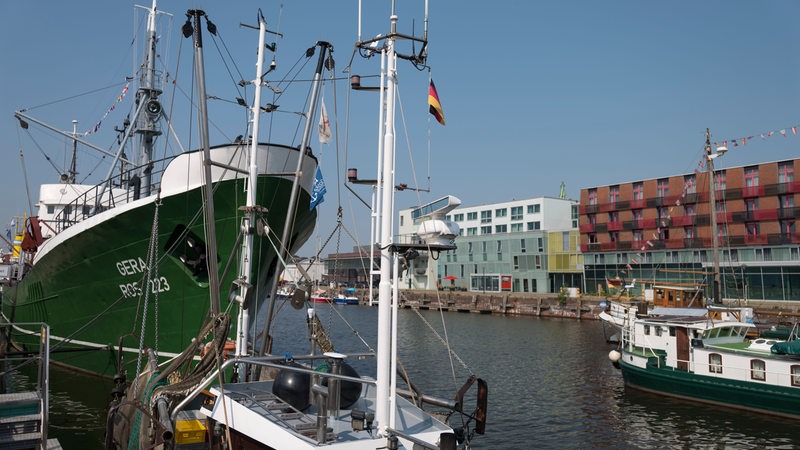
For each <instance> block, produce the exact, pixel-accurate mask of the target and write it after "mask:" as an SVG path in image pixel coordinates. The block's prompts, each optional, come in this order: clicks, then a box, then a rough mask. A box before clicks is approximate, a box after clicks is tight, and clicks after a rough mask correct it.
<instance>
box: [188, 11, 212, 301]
mask: <svg viewBox="0 0 800 450" xmlns="http://www.w3.org/2000/svg"><path fill="white" fill-rule="evenodd" d="M201 17H205V18H206V25H207V27H208V32H209V33H211V34H216V33H217V27H216V25H214V24H213V23H212V22H211V21H210V20H208V16H207V15H206V13H205V11H202V10H199V9H190V10H188V11H186V23H185V24H184V25H183V36H184V37H187V38H188V37H189V36H193V37H194V56H195V70H196V72H197V97H198V99H199V106H200V114H199V115H198V124H199V128H200V130H199V131H200V143H201V145H202V148H203V178H204V183H203V195H204V197H205V207H204V208H203V211H204V213H205V226H206V251H207V257H206V264H208V278H209V288H210V290H211V307H210V313H211V315H212V316H216V315H217V314H219V312H220V298H219V296H220V294H219V271H218V268H217V230H216V226H215V222H214V217H215V216H214V189H213V187H212V185H211V183H212V182H213V180H212V178H211V164H212V161H211V144H210V143H209V137H208V109H207V101H206V100H207V96H206V78H205V65H204V63H203V34H202V31H201V28H200V18H201ZM192 20H194V26H192Z"/></svg>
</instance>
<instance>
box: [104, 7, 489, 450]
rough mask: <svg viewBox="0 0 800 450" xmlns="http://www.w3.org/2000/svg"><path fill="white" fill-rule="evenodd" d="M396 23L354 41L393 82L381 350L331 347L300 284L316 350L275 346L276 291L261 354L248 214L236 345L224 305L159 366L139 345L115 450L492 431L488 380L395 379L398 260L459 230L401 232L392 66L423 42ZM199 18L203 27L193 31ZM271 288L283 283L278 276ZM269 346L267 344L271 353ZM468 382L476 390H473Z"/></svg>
mask: <svg viewBox="0 0 800 450" xmlns="http://www.w3.org/2000/svg"><path fill="white" fill-rule="evenodd" d="M390 21H391V31H390V32H389V33H388V34H385V35H380V36H378V37H376V38H374V39H369V40H366V41H359V42H358V43H357V44H356V50H357V51H358V52H360V53H361V54H362V55H366V56H377V55H380V59H381V60H382V61H383V62H384V63H385V64H384V65H382V72H381V80H382V81H381V85H382V86H385V89H380V90H378V91H379V92H380V95H381V96H382V98H381V102H379V104H380V105H381V107H382V108H383V109H382V111H381V117H382V118H383V123H382V124H381V137H382V138H383V141H382V142H383V144H382V145H381V146H380V149H379V152H380V158H379V160H381V161H383V164H382V165H380V166H379V167H378V175H379V176H378V177H377V178H376V179H378V180H381V181H380V184H379V186H378V192H380V196H381V203H380V208H378V210H377V211H375V212H372V211H371V212H370V216H371V217H373V218H375V219H376V220H377V221H378V222H379V227H378V229H380V231H381V232H380V241H379V245H380V248H381V258H380V287H379V298H380V301H379V310H378V327H377V328H378V332H377V334H378V336H377V349H376V350H371V347H370V351H368V352H363V353H356V352H350V353H343V352H341V350H340V349H338V348H336V347H334V346H333V344H332V343H331V342H330V339H329V338H328V336H327V333H326V330H325V329H324V327H323V326H322V324H321V322H320V320H319V319H318V318H317V316H316V313H315V310H314V308H313V307H312V306H313V302H311V301H310V299H311V297H310V296H308V295H307V293H306V291H304V289H302V288H297V289H295V290H294V291H293V292H292V294H291V298H290V299H289V300H288V301H289V303H290V304H291V306H293V307H294V308H295V309H296V311H295V310H291V309H288V308H287V309H288V310H289V312H292V313H295V314H304V315H306V316H307V319H308V337H309V340H310V341H311V343H312V346H311V347H312V348H311V351H310V353H309V354H307V355H279V356H276V355H273V354H272V342H273V341H272V335H271V333H270V324H271V320H272V317H273V315H272V307H273V306H274V305H275V302H276V301H277V298H276V297H275V296H272V298H274V299H275V300H273V301H272V302H271V303H270V309H269V314H268V315H267V318H266V320H265V327H264V330H263V332H262V333H260V340H261V342H260V343H261V344H262V351H255V350H254V348H257V346H256V345H255V344H256V341H257V339H256V335H257V333H256V332H255V330H254V329H253V326H252V324H251V323H250V316H249V308H248V307H247V305H248V303H247V301H246V299H247V298H248V297H249V296H250V295H251V290H252V287H253V283H252V282H251V280H254V279H257V278H258V277H259V276H261V275H262V274H261V273H258V272H257V271H255V270H254V268H252V267H251V266H250V265H249V261H250V259H249V257H248V256H249V255H252V254H253V251H254V250H255V247H254V241H256V240H258V236H257V235H256V232H255V230H252V229H250V228H248V227H247V226H245V225H246V223H247V222H243V226H242V227H241V228H242V229H244V230H246V231H248V233H247V236H246V238H245V239H243V240H242V248H241V258H240V259H239V262H240V264H239V265H238V272H237V276H236V278H235V280H234V282H233V283H232V285H231V289H230V298H232V299H233V300H232V301H234V302H235V306H236V308H235V309H236V310H237V311H236V312H238V315H237V318H236V320H235V324H236V325H235V329H236V332H235V334H234V335H235V337H236V342H235V354H234V355H233V356H232V357H229V358H228V359H227V360H224V359H223V357H222V355H223V354H224V352H225V349H226V348H227V347H228V346H229V343H228V341H227V337H228V335H229V330H230V329H231V328H232V323H234V320H232V318H231V317H232V314H231V312H228V311H224V310H218V312H213V313H212V317H213V320H210V321H208V322H207V323H206V324H205V325H204V326H203V327H202V328H201V329H200V330H199V331H198V332H197V338H196V340H194V341H191V342H187V348H186V350H185V351H184V352H183V353H182V354H181V355H179V356H178V357H177V358H175V359H174V360H172V361H170V362H169V363H168V364H162V365H159V364H158V358H157V355H155V351H153V350H148V349H145V348H141V349H140V351H141V352H142V353H145V352H146V353H147V355H148V357H147V360H148V363H149V364H148V368H147V369H146V370H143V371H141V372H139V371H137V375H136V376H135V377H134V378H133V381H132V382H131V384H130V386H128V387H127V389H125V386H124V380H119V383H120V387H119V389H116V390H115V393H117V394H118V398H117V400H116V402H115V404H114V405H113V406H112V408H111V409H110V411H109V417H108V432H107V439H108V440H107V448H119V447H122V446H128V447H130V446H134V447H137V446H138V447H139V448H151V447H155V446H160V445H163V446H164V447H169V446H174V447H175V448H190V447H188V446H191V445H196V446H197V448H213V449H225V448H248V449H309V450H310V449H319V448H331V449H339V448H341V449H376V448H389V449H398V448H404V449H412V448H413V449H448V450H450V449H456V448H458V447H459V446H465V447H468V446H469V445H470V442H471V440H472V438H473V437H474V435H475V434H483V433H484V431H485V425H486V413H487V396H488V387H487V385H486V383H485V382H484V381H483V380H481V379H479V378H477V377H475V376H474V375H473V376H471V377H469V378H468V379H467V381H466V383H465V384H464V385H463V387H461V388H460V389H459V390H458V392H457V393H456V395H455V397H454V398H453V399H452V400H450V399H441V398H436V397H432V396H428V395H424V394H422V393H421V392H420V391H419V390H418V389H417V387H416V386H415V385H414V384H413V383H411V382H410V381H409V380H408V379H407V378H405V377H404V380H405V384H406V385H407V386H408V387H409V390H408V391H404V390H402V389H399V388H398V386H397V384H398V379H397V375H398V373H399V372H398V364H397V356H398V355H397V350H398V342H397V313H398V302H397V298H396V292H397V283H398V278H399V277H398V270H399V268H400V266H401V264H400V257H401V256H402V255H407V254H410V251H411V250H415V251H421V250H423V249H424V250H427V251H437V252H438V251H443V250H447V249H452V248H454V245H453V239H454V238H455V234H453V233H452V232H448V231H449V230H448V229H446V230H442V231H440V232H437V233H431V234H430V236H429V237H428V240H427V241H426V242H425V243H418V244H413V245H408V244H400V243H398V242H396V241H395V239H396V237H395V236H394V229H393V224H394V220H393V217H394V216H395V214H396V211H395V207H394V191H395V184H394V175H395V173H394V169H395V168H394V137H393V134H392V133H393V131H394V113H395V106H394V100H395V95H396V89H397V87H396V85H395V84H396V82H397V81H398V78H397V77H396V64H397V60H398V58H409V59H412V61H414V62H415V63H417V64H424V61H425V56H426V52H425V48H426V45H427V40H426V38H422V39H420V38H415V37H411V36H407V35H403V34H400V33H398V32H397V30H396V24H397V16H396V15H395V13H394V8H393V10H392V15H391V19H390ZM425 23H426V24H427V11H426V20H425ZM198 26H199V24H196V25H195V27H194V31H195V32H197V29H198ZM426 28H427V25H426ZM258 29H259V47H258V48H259V50H258V57H259V59H258V63H257V65H256V74H257V77H261V76H262V75H261V74H262V73H263V70H262V67H263V52H264V48H265V46H264V36H265V34H266V20H265V19H264V18H263V16H261V15H259V27H258ZM426 31H427V30H426ZM426 35H427V32H426ZM397 41H411V42H414V43H416V44H418V45H420V48H419V53H417V52H414V51H413V48H414V47H413V46H412V52H411V55H412V56H401V55H400V54H398V52H397V50H396V49H395V44H396V42H397ZM316 51H318V52H319V57H318V58H319V59H318V61H317V70H316V72H315V74H314V78H313V79H314V84H313V87H312V90H311V93H310V96H309V108H308V113H307V115H306V117H305V120H306V123H305V128H304V132H303V135H304V138H303V142H304V143H303V144H302V146H305V143H306V142H307V138H308V135H309V130H310V124H311V123H312V122H313V119H314V112H315V108H314V105H316V104H317V102H318V101H319V100H318V92H319V81H320V80H321V78H322V75H323V73H322V72H323V68H326V67H327V68H328V70H332V68H333V62H332V59H330V58H331V51H332V48H331V45H330V44H329V43H327V42H317V44H316V45H315V46H314V47H312V49H310V50H309V51H307V52H306V54H307V55H311V54H313V53H314V52H316ZM258 80H259V78H256V79H255V80H254V84H255V85H256V95H255V100H254V102H253V106H252V107H251V115H252V116H253V117H258V115H259V114H261V109H262V108H261V107H260V101H259V99H260V94H259V93H260V85H261V83H260V82H258ZM257 136H258V127H257V126H254V129H253V142H257V139H256V138H257ZM255 150H256V145H253V147H252V150H251V151H255ZM251 157H252V154H251ZM250 167H255V165H250ZM250 179H251V180H252V181H253V182H252V183H248V185H247V186H248V195H247V202H246V204H245V205H244V209H245V210H246V211H249V212H251V213H252V212H255V211H258V210H259V206H258V204H257V203H255V202H256V201H257V200H258V198H257V197H255V196H252V195H251V194H250V192H252V190H253V189H257V188H256V186H257V183H258V182H259V180H258V178H257V177H254V176H251V177H250ZM289 210H291V208H289ZM242 220H243V221H246V220H248V218H247V217H244V218H243V219H242ZM455 229H456V230H457V227H455ZM450 230H451V229H450ZM284 234H285V235H286V234H288V235H291V233H284ZM280 248H285V247H283V246H281V247H280ZM286 256H287V255H286V252H285V251H282V252H280V253H279V259H281V262H282V263H283V262H284V258H285V257H286ZM282 269H283V268H279V267H273V268H272V269H271V270H272V272H271V273H270V276H272V275H274V274H276V273H280V272H281V271H282ZM273 279H274V280H275V278H274V277H273ZM310 281H311V280H303V281H301V282H298V286H303V285H304V284H306V283H305V282H307V285H308V286H310V284H311V283H310ZM273 289H274V290H277V280H276V282H275V285H274V286H273ZM273 292H274V291H273ZM393 294H394V295H393ZM329 308H331V310H333V308H332V307H329ZM251 331H252V332H251ZM297 331H299V330H297ZM276 338H277V337H276ZM198 343H206V345H205V346H204V347H203V348H204V349H205V351H204V352H203V355H202V358H201V359H200V360H199V361H195V358H196V354H197V347H198ZM265 344H266V351H263V346H264V345H265ZM362 358H374V359H375V362H376V371H375V373H376V376H375V377H374V378H372V377H366V376H359V374H358V373H357V372H356V371H355V370H354V369H353V367H352V366H350V365H349V364H348V362H347V361H348V360H350V361H352V360H354V359H362ZM401 376H402V375H401ZM472 386H476V387H477V389H475V390H472V391H470V387H472ZM474 391H477V392H474ZM473 398H474V399H475V402H476V407H475V409H474V410H468V409H466V408H465V402H466V400H469V399H473ZM423 403H425V404H428V405H434V406H435V407H437V408H440V410H441V411H446V412H445V415H435V414H433V413H431V412H429V411H426V410H424V409H423V408H422V404H423ZM182 446H183V447H182ZM191 448H195V447H191Z"/></svg>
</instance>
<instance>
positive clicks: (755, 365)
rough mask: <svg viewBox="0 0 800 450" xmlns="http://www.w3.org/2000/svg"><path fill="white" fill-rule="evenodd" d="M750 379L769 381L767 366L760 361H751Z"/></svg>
mask: <svg viewBox="0 0 800 450" xmlns="http://www.w3.org/2000/svg"><path fill="white" fill-rule="evenodd" d="M750 378H752V379H754V380H756V381H766V380H767V365H766V363H765V362H764V361H762V360H760V359H751V360H750Z"/></svg>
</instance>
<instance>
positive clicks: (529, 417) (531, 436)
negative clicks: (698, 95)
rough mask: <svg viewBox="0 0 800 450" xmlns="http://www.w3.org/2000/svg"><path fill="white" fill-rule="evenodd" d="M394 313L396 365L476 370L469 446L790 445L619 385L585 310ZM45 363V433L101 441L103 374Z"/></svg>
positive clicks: (427, 370) (357, 318)
mask: <svg viewBox="0 0 800 450" xmlns="http://www.w3.org/2000/svg"><path fill="white" fill-rule="evenodd" d="M317 314H318V316H319V317H320V319H321V321H322V323H323V325H325V327H326V328H327V329H328V331H329V333H330V335H331V337H332V341H333V342H334V344H335V345H336V350H337V351H339V352H343V353H348V352H350V353H356V352H364V351H366V350H368V349H369V348H375V346H376V338H375V330H376V321H377V308H371V307H366V306H340V305H320V306H318V310H317ZM400 316H401V317H400V319H401V320H400V325H399V330H398V341H399V347H400V348H399V350H398V354H399V357H400V360H401V362H402V367H403V369H404V370H405V372H407V373H408V375H409V376H410V378H411V380H412V381H413V382H414V383H415V384H416V385H417V387H418V388H420V389H421V390H422V391H423V392H424V393H426V394H431V395H437V396H440V397H447V398H451V397H452V396H453V395H454V394H455V392H456V390H457V389H458V388H459V387H460V386H461V384H463V383H464V381H465V380H466V379H467V377H468V376H469V374H470V373H474V374H475V375H477V376H479V377H481V378H484V379H485V380H487V382H488V384H489V411H488V417H487V419H488V420H487V426H486V434H485V435H484V436H478V437H476V439H475V440H474V441H473V447H472V448H475V449H530V448H609V449H610V448H614V449H639V448H736V449H745V448H754V449H756V448H758V449H761V448H773V449H790V448H800V424H798V423H797V422H796V421H793V420H789V419H782V418H775V417H769V416H762V415H757V414H753V413H748V412H742V411H735V410H729V409H724V408H718V407H714V406H708V405H701V404H696V403H690V402H685V401H680V400H674V399H668V398H664V397H660V396H656V395H652V394H648V393H643V392H637V391H633V390H630V389H626V388H625V387H624V385H623V382H622V377H621V374H620V372H619V371H618V370H616V369H615V368H614V367H613V366H612V365H611V363H610V362H609V360H608V357H607V354H608V352H609V351H610V350H612V349H613V347H612V346H611V345H610V344H607V343H606V342H605V340H604V330H603V328H602V325H601V323H600V322H597V321H577V320H570V319H537V318H531V317H502V316H491V315H479V314H469V313H456V312H448V313H443V314H440V313H439V312H436V311H419V312H418V311H413V310H401V314H400ZM277 317H278V318H279V321H278V322H277V325H276V326H275V328H274V332H273V335H274V336H275V339H276V344H275V345H276V347H275V348H274V349H273V353H275V354H292V353H294V354H301V353H307V352H308V349H309V342H308V339H307V337H306V325H305V312H304V311H296V310H291V309H285V310H282V311H280V312H279V314H278V316H277ZM354 330H355V331H354ZM284 338H287V339H285V340H284ZM362 341H363V342H362ZM443 341H449V343H450V348H451V354H453V355H456V356H454V357H453V358H452V359H450V358H448V352H447V350H446V349H445V347H444V345H443ZM351 363H352V365H353V366H354V367H355V368H356V369H357V370H358V371H359V372H360V373H361V374H362V375H371V374H373V373H374V369H372V367H373V366H374V361H373V360H364V361H351ZM465 367H466V368H465ZM467 368H468V369H467ZM370 371H372V372H370ZM51 374H52V380H51V393H52V400H51V405H52V409H51V428H50V435H51V437H57V438H58V439H59V440H60V442H61V444H62V446H63V447H64V448H65V449H86V448H102V443H103V423H104V421H105V407H106V405H107V402H108V400H109V398H110V391H111V382H107V381H105V380H99V379H97V378H89V377H86V376H81V375H76V374H73V373H70V372H65V371H63V370H60V369H56V368H54V369H53V370H52V371H51ZM16 382H17V383H20V384H24V382H25V380H24V379H22V380H16ZM471 407H473V404H472V403H469V404H467V405H466V408H465V409H468V408H471Z"/></svg>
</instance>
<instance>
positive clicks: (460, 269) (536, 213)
mask: <svg viewBox="0 0 800 450" xmlns="http://www.w3.org/2000/svg"><path fill="white" fill-rule="evenodd" d="M411 211H412V209H407V210H402V211H400V218H399V220H400V227H399V231H400V233H401V234H403V235H411V234H414V233H415V232H416V228H417V227H418V226H419V224H418V223H415V221H414V220H413V219H412V215H411ZM446 219H447V220H451V221H453V222H455V223H456V224H458V225H459V227H460V229H461V230H460V234H459V236H458V237H457V238H456V239H455V244H456V246H457V248H456V249H455V250H450V251H447V252H443V253H442V254H430V255H429V254H423V255H421V257H418V258H417V259H415V260H414V261H413V262H412V263H410V264H411V266H410V270H409V271H408V272H406V273H405V274H404V278H403V279H401V284H400V285H401V286H402V287H407V288H408V287H410V288H419V289H434V288H436V286H437V285H438V286H440V287H442V288H450V289H459V290H468V291H477V292H558V291H559V290H560V288H561V287H578V288H580V287H582V286H583V284H582V283H583V281H582V260H581V256H580V254H579V233H578V230H577V227H578V203H577V202H576V201H575V200H569V199H560V198H549V197H538V198H531V199H524V200H512V201H509V202H502V203H493V204H488V205H480V206H470V207H458V208H456V209H454V210H452V211H451V212H450V213H449V214H448V215H447V216H446ZM423 253H426V252H423Z"/></svg>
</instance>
